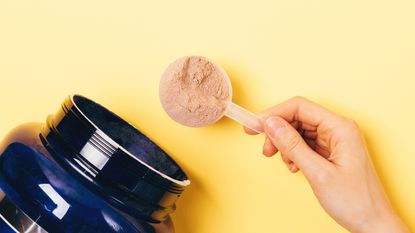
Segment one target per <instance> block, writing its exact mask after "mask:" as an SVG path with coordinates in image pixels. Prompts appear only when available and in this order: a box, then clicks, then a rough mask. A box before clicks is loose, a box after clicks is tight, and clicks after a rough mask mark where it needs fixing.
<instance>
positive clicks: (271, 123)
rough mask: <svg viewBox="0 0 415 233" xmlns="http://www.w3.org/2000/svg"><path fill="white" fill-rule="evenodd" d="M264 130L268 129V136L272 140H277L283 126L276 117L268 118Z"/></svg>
mask: <svg viewBox="0 0 415 233" xmlns="http://www.w3.org/2000/svg"><path fill="white" fill-rule="evenodd" d="M265 125H266V128H267V129H268V130H267V131H268V135H269V136H270V137H272V138H278V137H280V136H281V135H282V134H283V132H284V128H285V124H284V123H283V122H281V120H279V119H278V118H276V117H270V118H268V119H267V120H266V121H265Z"/></svg>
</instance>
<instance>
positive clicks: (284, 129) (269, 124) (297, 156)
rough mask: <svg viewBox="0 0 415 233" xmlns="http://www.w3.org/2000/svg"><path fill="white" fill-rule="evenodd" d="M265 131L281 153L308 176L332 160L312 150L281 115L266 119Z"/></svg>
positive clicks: (323, 167)
mask: <svg viewBox="0 0 415 233" xmlns="http://www.w3.org/2000/svg"><path fill="white" fill-rule="evenodd" d="M265 133H266V134H267V136H268V137H269V139H270V140H271V141H272V143H273V144H274V146H275V147H276V148H277V149H278V150H279V151H280V152H281V154H283V155H284V156H285V157H287V158H288V159H290V160H291V161H293V162H294V163H295V164H296V165H297V166H298V167H299V168H300V169H301V170H302V171H303V173H304V175H305V176H306V177H308V178H312V176H315V175H317V174H318V173H319V172H320V171H321V169H326V167H327V166H328V165H330V162H328V161H327V160H326V159H324V158H323V157H321V156H320V155H319V154H317V153H316V152H315V151H314V150H312V149H311V148H310V147H309V146H308V145H307V143H306V142H305V141H304V140H303V138H302V137H301V135H300V134H299V133H298V132H297V130H296V129H294V128H293V127H292V126H291V124H289V123H288V122H287V121H285V120H284V119H283V118H281V117H278V116H273V117H270V118H268V119H267V120H266V121H265Z"/></svg>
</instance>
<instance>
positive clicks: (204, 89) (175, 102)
mask: <svg viewBox="0 0 415 233" xmlns="http://www.w3.org/2000/svg"><path fill="white" fill-rule="evenodd" d="M230 92H231V86H230V81H229V79H228V76H227V75H226V72H225V71H224V70H223V69H222V68H220V67H219V66H217V65H215V64H214V63H212V62H211V61H209V60H208V59H206V58H204V57H198V56H189V57H183V58H180V59H178V60H176V61H175V62H173V63H172V64H171V65H170V66H169V67H168V68H167V69H166V71H165V72H164V74H163V76H162V78H161V81H160V100H161V104H162V105H163V108H164V110H165V111H166V112H167V114H168V115H169V116H170V117H171V118H172V119H173V120H175V121H177V122H178V123H181V124H183V125H187V126H191V127H201V126H206V125H209V124H212V123H214V122H216V121H217V120H219V119H220V118H221V117H222V116H223V115H224V113H225V111H226V107H227V106H228V104H229V103H230V101H231V93H230Z"/></svg>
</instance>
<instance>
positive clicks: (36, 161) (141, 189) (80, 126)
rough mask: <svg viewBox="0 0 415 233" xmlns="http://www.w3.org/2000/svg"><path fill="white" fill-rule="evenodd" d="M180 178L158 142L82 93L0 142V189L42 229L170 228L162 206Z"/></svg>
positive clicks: (137, 232)
mask: <svg viewBox="0 0 415 233" xmlns="http://www.w3.org/2000/svg"><path fill="white" fill-rule="evenodd" d="M187 184H188V180H187V176H186V174H185V173H184V172H183V170H182V169H181V168H180V167H179V166H178V165H177V164H176V163H175V162H174V161H173V160H172V159H171V158H170V157H169V156H168V155H167V154H166V153H165V152H164V151H163V150H162V149H161V148H160V147H158V146H157V145H156V144H155V143H153V142H152V141H151V140H150V139H149V138H147V137H146V136H145V135H144V134H142V133H141V132H139V131H138V130H137V129H136V128H134V127H133V126H131V125H130V124H128V123H127V122H125V121H124V120H122V119H121V118H119V117H118V116H116V115H115V114H113V113H112V112H111V111H109V110H107V109H105V108H104V107H102V106H101V105H98V104H96V103H95V102H93V101H90V100H88V99H86V98H84V97H82V96H73V97H70V98H67V99H66V100H65V101H64V103H63V104H62V106H61V109H59V111H58V112H57V113H56V114H54V115H53V116H50V117H48V119H47V123H46V124H40V123H29V124H24V125H22V126H19V127H17V128H15V129H14V130H12V131H11V132H10V133H9V134H8V135H7V136H6V138H5V139H4V140H3V141H2V142H1V143H0V194H1V192H3V193H4V194H5V196H6V198H7V200H9V201H10V203H13V205H15V206H16V208H18V209H19V211H22V212H23V213H24V214H25V215H27V216H28V217H29V218H30V219H31V220H33V221H34V222H36V224H38V225H39V226H40V227H41V228H43V229H44V230H45V231H47V232H56V233H59V232H64V233H70V232H74V233H94V232H99V233H116V232H119V233H122V232H123V233H127V232H128V233H160V232H158V231H157V229H166V226H167V228H168V229H172V225H171V221H170V218H169V214H170V213H171V212H173V211H174V209H175V202H176V200H177V198H178V197H179V196H180V194H181V192H182V191H183V190H184V188H185V186H186V185H187ZM2 200H3V201H4V200H5V199H4V198H1V195H0V208H1V201H2ZM0 220H2V219H1V218H0ZM0 223H2V222H0ZM6 225H7V224H6ZM6 225H4V224H0V227H4V229H6ZM160 226H163V227H160ZM1 229H3V228H1ZM1 229H0V230H1ZM0 232H3V230H1V231H0ZM4 232H5V230H4ZM164 232H166V233H169V232H173V231H172V230H171V231H170V230H167V231H163V233H164Z"/></svg>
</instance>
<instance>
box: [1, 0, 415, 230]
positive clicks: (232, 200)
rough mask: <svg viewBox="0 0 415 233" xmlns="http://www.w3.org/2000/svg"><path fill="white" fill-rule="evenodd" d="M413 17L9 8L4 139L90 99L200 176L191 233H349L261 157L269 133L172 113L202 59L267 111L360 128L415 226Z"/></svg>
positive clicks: (190, 202)
mask: <svg viewBox="0 0 415 233" xmlns="http://www.w3.org/2000/svg"><path fill="white" fill-rule="evenodd" d="M414 12H415V1H413V0H406V1H405V0H389V1H383V0H363V1H362V0H348V1H333V0H290V1H282V0H270V1H263V0H256V1H237V0H233V1H223V0H222V1H220V0H208V1H190V0H189V1H178V0H176V1H153V0H152V1H102V0H87V1H85V0H71V1H57V0H41V1H40V0H39V1H17V0H10V1H8V0H1V1H0V80H1V82H0V87H1V91H0V109H1V118H0V119H1V121H0V136H1V137H3V136H4V135H5V134H6V132H7V131H9V130H10V129H11V128H12V127H14V126H16V125H18V124H20V123H23V122H27V121H44V119H45V117H46V116H47V115H48V114H49V113H53V112H55V111H56V110H57V109H58V107H59V105H60V103H61V101H62V100H63V99H64V98H65V97H66V96H67V95H68V94H72V93H80V94H84V95H86V96H88V97H90V98H92V99H94V100H96V101H98V102H100V103H102V104H104V105H105V106H107V107H109V108H110V109H112V110H114V111H115V112H116V113H118V114H119V115H121V116H123V117H124V118H125V119H127V120H128V121H130V122H131V123H133V124H134V125H136V126H137V127H138V128H139V129H141V130H142V131H143V132H145V133H146V134H147V135H148V136H150V137H151V138H152V139H154V140H155V141H156V142H157V143H159V144H160V145H161V146H162V147H163V148H165V149H166V150H167V151H168V152H169V153H170V154H171V155H172V157H174V158H175V159H176V160H177V161H178V162H179V163H180V164H181V165H182V166H183V167H184V168H185V170H186V171H187V172H188V174H189V176H190V178H191V180H192V182H193V183H192V185H191V186H190V187H189V188H188V190H187V191H186V192H185V193H184V195H183V196H182V198H181V199H180V200H179V202H178V209H177V211H176V213H175V214H174V215H173V217H174V221H175V223H176V229H177V232H178V233H212V232H215V233H216V232H217V233H222V232H223V233H225V232H231V233H251V232H294V233H297V232H298V233H300V232H346V231H345V230H344V229H342V228H341V227H339V226H338V225H337V224H336V223H335V222H334V221H333V220H331V219H330V217H329V216H328V215H327V214H325V212H324V211H323V210H322V209H321V207H320V206H319V204H318V202H317V201H316V199H315V197H314V196H313V193H312V191H311V189H310V188H309V186H308V184H307V183H306V181H305V179H304V177H303V175H302V174H301V173H298V174H295V175H292V174H291V173H289V172H288V171H287V169H286V168H285V166H284V165H283V163H282V162H281V161H280V158H279V156H277V157H274V158H265V157H263V156H262V155H261V147H262V142H263V136H257V137H251V136H247V135H245V134H244V133H243V132H242V130H241V127H240V125H238V124H236V123H234V122H232V121H231V120H229V119H224V120H221V121H220V122H218V123H217V124H215V125H213V126H209V127H205V128H198V129H195V128H186V127H184V126H181V125H178V124H176V123H175V122H173V121H172V120H171V119H169V118H168V116H167V115H166V114H165V113H164V112H163V110H162V108H161V105H160V104H159V99H158V82H159V78H160V75H161V73H162V72H163V70H164V68H165V67H166V66H167V65H168V64H169V63H170V62H172V61H173V60H174V59H176V58H178V57H180V56H184V55H190V54H195V55H203V56H206V57H209V58H211V59H213V60H214V61H216V62H217V63H219V64H220V65H222V66H223V67H224V68H225V69H226V70H227V72H228V73H229V75H230V77H231V79H232V83H233V87H234V100H235V102H236V103H238V104H240V105H242V106H244V107H246V108H248V109H250V110H252V111H254V112H259V111H261V110H262V109H264V108H267V107H269V106H272V105H274V104H276V103H279V102H281V101H283V100H285V99H287V98H290V97H292V96H294V95H302V96H305V97H308V98H310V99H312V100H314V101H317V102H319V103H321V104H323V105H325V106H327V107H329V108H331V109H333V110H335V111H337V112H338V113H340V114H343V115H346V116H349V117H352V118H355V119H356V120H357V121H358V123H359V124H360V125H361V127H362V129H363V130H364V133H365V135H366V137H367V140H368V144H369V148H370V151H371V154H372V156H373V159H374V162H375V165H376V168H377V169H378V172H379V174H380V177H381V179H382V181H383V183H384V185H385V187H386V190H387V193H388V194H389V195H390V197H391V200H392V202H393V205H394V206H395V208H396V210H397V212H398V213H399V214H400V216H401V217H402V218H403V219H404V221H406V222H407V224H409V225H410V226H411V228H412V229H415V215H414V213H413V212H414V210H415V146H414V134H415V110H414V109H415V103H414V101H415V81H414V80H415V13H414Z"/></svg>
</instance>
